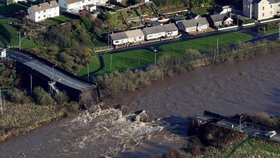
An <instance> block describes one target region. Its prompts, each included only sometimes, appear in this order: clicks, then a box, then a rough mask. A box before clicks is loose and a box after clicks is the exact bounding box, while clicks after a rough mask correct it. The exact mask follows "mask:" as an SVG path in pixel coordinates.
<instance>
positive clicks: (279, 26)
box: [278, 23, 280, 40]
mask: <svg viewBox="0 0 280 158" xmlns="http://www.w3.org/2000/svg"><path fill="white" fill-rule="evenodd" d="M278 32H279V40H280V23H279V30H278Z"/></svg>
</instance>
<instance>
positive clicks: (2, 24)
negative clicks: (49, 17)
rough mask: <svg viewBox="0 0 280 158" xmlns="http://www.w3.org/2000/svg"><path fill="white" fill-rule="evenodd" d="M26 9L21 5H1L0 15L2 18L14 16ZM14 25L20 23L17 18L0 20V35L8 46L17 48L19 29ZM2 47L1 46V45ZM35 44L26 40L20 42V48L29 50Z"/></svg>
mask: <svg viewBox="0 0 280 158" xmlns="http://www.w3.org/2000/svg"><path fill="white" fill-rule="evenodd" d="M26 9H27V7H26V6H24V5H22V4H19V3H18V4H11V5H8V6H6V5H1V6H0V15H3V16H8V17H10V16H15V15H14V14H15V13H16V12H17V11H20V10H26ZM15 23H20V21H19V20H18V19H17V18H7V19H0V30H3V31H0V35H1V36H2V37H3V38H4V39H5V40H6V41H7V42H8V43H9V45H10V46H12V47H16V46H18V40H19V39H18V32H19V29H18V27H16V25H15ZM2 45H3V44H2ZM35 46H36V45H35V43H34V42H33V41H30V40H28V39H26V38H25V39H24V40H23V41H22V48H31V47H35Z"/></svg>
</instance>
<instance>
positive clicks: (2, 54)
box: [0, 49, 7, 59]
mask: <svg viewBox="0 0 280 158" xmlns="http://www.w3.org/2000/svg"><path fill="white" fill-rule="evenodd" d="M0 53H1V54H0V55H1V58H2V59H3V58H6V55H7V53H6V49H2V50H0Z"/></svg>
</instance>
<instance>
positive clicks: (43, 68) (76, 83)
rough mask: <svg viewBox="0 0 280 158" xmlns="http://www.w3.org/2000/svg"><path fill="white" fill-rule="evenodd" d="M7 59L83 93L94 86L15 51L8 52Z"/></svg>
mask: <svg viewBox="0 0 280 158" xmlns="http://www.w3.org/2000/svg"><path fill="white" fill-rule="evenodd" d="M7 58H8V59H12V60H15V61H17V62H20V63H22V64H24V65H25V66H28V67H30V68H31V69H32V70H33V71H37V72H38V73H40V74H42V75H44V76H46V77H48V78H49V79H50V80H51V79H53V80H54V81H56V82H58V83H61V84H63V85H65V86H68V87H71V88H73V89H75V90H79V91H83V90H85V89H87V88H89V87H91V86H92V85H91V84H89V83H87V82H84V81H82V80H78V79H75V78H73V77H71V76H68V75H67V74H65V73H63V72H61V71H59V70H57V69H55V68H53V67H50V66H48V65H46V64H45V63H44V62H41V61H39V60H38V59H34V58H33V57H31V56H29V55H27V54H24V53H22V52H19V51H15V50H7Z"/></svg>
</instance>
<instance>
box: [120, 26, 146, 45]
mask: <svg viewBox="0 0 280 158" xmlns="http://www.w3.org/2000/svg"><path fill="white" fill-rule="evenodd" d="M125 34H126V35H127V39H128V43H131V44H133V43H141V42H142V41H144V40H145V36H144V33H143V32H142V30H140V29H137V30H130V31H125Z"/></svg>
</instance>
